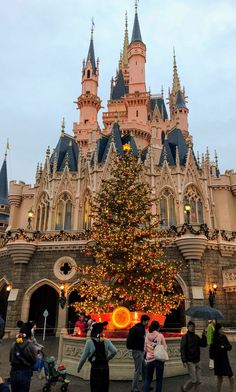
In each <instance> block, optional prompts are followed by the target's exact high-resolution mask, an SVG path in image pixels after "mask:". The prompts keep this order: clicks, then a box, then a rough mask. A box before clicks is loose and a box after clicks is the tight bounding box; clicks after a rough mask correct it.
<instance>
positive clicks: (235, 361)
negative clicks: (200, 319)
mask: <svg viewBox="0 0 236 392" xmlns="http://www.w3.org/2000/svg"><path fill="white" fill-rule="evenodd" d="M38 340H39V341H40V339H38ZM11 344H12V341H10V340H3V342H2V344H1V345H0V376H2V377H7V376H8V375H9V362H8V356H9V349H10V346H11ZM45 347H46V354H48V355H55V356H56V353H57V347H58V340H57V339H56V338H48V339H47V340H46V342H45ZM235 352H236V343H234V344H233V350H232V351H231V353H230V360H231V365H232V368H233V370H234V373H235V374H236V355H235ZM202 368H203V370H202V373H203V384H202V386H201V392H213V391H214V392H215V391H216V379H215V376H214V371H212V370H211V371H210V370H209V369H208V349H203V350H202ZM68 378H69V379H70V380H71V383H70V387H69V390H68V392H89V391H90V388H89V383H88V382H87V381H84V380H81V379H79V378H76V377H72V376H69V377H68ZM184 380H186V376H180V377H173V378H169V379H165V380H164V383H163V390H162V392H178V391H180V385H181V384H182V383H183V382H184ZM43 385H44V381H43V380H38V378H37V377H36V376H35V375H34V377H33V380H32V383H31V392H40V391H42V387H43ZM130 390H131V383H130V382H111V384H110V392H130ZM54 391H55V392H56V391H60V385H59V384H58V385H56V386H55V387H54V388H53V389H52V392H54ZM235 391H236V388H235ZM222 392H229V386H228V380H225V381H224V384H223V390H222Z"/></svg>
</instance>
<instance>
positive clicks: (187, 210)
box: [184, 203, 191, 225]
mask: <svg viewBox="0 0 236 392" xmlns="http://www.w3.org/2000/svg"><path fill="white" fill-rule="evenodd" d="M184 212H185V214H187V224H188V225H189V224H190V212H191V205H190V204H189V203H186V204H185V205H184Z"/></svg>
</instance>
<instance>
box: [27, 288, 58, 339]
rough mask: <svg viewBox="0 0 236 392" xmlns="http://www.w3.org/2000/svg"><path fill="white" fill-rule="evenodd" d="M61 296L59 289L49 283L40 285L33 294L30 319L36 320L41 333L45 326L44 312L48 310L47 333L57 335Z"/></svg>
mask: <svg viewBox="0 0 236 392" xmlns="http://www.w3.org/2000/svg"><path fill="white" fill-rule="evenodd" d="M58 304H59V296H58V293H57V291H56V290H55V289H54V288H53V287H51V286H49V285H47V284H44V285H43V286H41V287H39V288H38V289H37V290H35V292H34V293H33V294H32V296H31V299H30V309H29V320H34V321H35V323H36V325H37V330H36V332H38V333H39V334H42V331H43V327H44V317H43V312H44V311H45V310H46V309H47V310H48V317H47V324H46V328H47V329H46V333H47V335H55V333H56V326H57V317H58Z"/></svg>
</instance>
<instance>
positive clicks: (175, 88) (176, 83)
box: [172, 49, 181, 94]
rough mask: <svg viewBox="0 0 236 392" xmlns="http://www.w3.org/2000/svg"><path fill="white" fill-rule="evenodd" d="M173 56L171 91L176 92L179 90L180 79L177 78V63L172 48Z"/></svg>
mask: <svg viewBox="0 0 236 392" xmlns="http://www.w3.org/2000/svg"><path fill="white" fill-rule="evenodd" d="M173 57H174V65H173V84H172V93H173V94H176V93H177V92H178V91H180V90H181V85H180V79H179V75H178V69H177V64H176V55H175V49H174V53H173Z"/></svg>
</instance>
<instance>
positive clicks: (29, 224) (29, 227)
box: [27, 208, 34, 230]
mask: <svg viewBox="0 0 236 392" xmlns="http://www.w3.org/2000/svg"><path fill="white" fill-rule="evenodd" d="M33 217H34V213H33V211H32V208H31V209H30V210H29V211H28V226H27V229H29V230H32V219H33Z"/></svg>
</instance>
